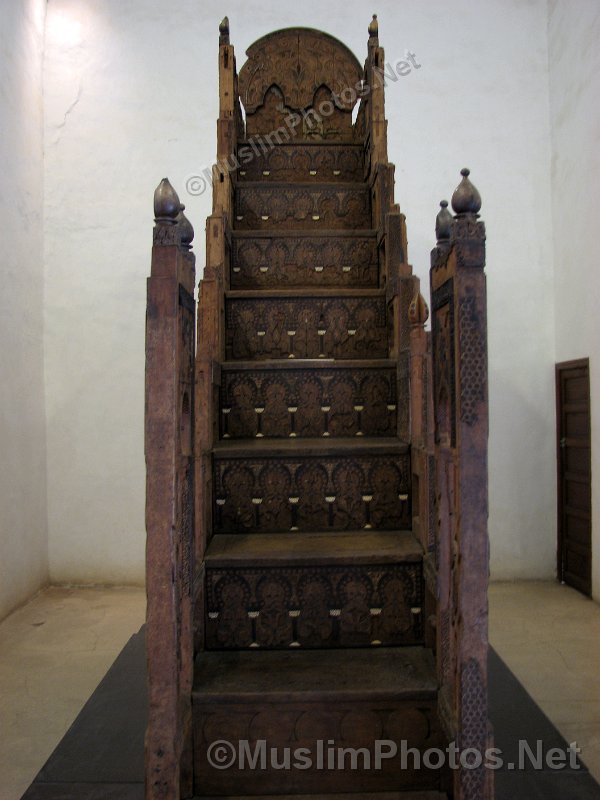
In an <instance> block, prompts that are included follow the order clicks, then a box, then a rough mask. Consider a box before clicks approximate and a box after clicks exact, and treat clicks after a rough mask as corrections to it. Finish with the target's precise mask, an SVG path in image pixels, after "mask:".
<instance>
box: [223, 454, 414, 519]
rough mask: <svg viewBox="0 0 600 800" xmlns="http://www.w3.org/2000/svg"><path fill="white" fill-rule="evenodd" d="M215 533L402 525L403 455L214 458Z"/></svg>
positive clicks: (406, 472)
mask: <svg viewBox="0 0 600 800" xmlns="http://www.w3.org/2000/svg"><path fill="white" fill-rule="evenodd" d="M214 471H215V481H214V482H215V498H216V501H215V502H216V508H215V532H216V533H250V532H252V531H259V532H262V533H268V532H276V531H296V530H299V531H327V530H360V529H361V528H365V529H369V528H373V529H377V530H401V529H408V528H410V525H411V516H410V498H409V490H408V486H409V481H410V464H409V456H408V455H406V454H405V455H398V456H394V457H391V456H370V457H367V456H364V457H360V456H358V457H354V458H345V457H339V458H335V457H332V456H327V457H324V458H319V459H318V460H315V459H314V458H311V457H308V456H307V457H304V458H302V457H298V458H295V459H289V458H286V459H284V458H245V459H244V460H243V461H241V460H240V461H238V460H233V459H226V458H223V457H215V464H214Z"/></svg>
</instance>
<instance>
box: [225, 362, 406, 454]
mask: <svg viewBox="0 0 600 800" xmlns="http://www.w3.org/2000/svg"><path fill="white" fill-rule="evenodd" d="M296 364H297V366H298V367H300V366H301V364H300V362H296ZM296 364H295V365H294V368H291V367H290V368H289V369H286V368H276V367H271V368H268V367H265V368H264V369H256V368H254V369H231V368H224V369H223V372H222V377H221V437H222V438H234V439H245V438H262V437H266V438H274V437H291V438H294V437H298V438H302V437H315V436H322V437H333V438H335V437H339V436H394V435H395V433H396V430H397V390H396V386H397V380H396V369H395V368H394V367H379V368H375V369H374V368H366V367H344V366H343V364H342V366H336V367H333V366H327V365H326V363H325V362H317V366H316V367H315V366H313V365H311V366H310V367H307V368H304V367H303V368H296ZM279 366H280V365H279Z"/></svg>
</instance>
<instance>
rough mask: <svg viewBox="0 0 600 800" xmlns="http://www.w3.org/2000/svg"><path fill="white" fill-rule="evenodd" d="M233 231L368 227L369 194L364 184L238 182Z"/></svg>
mask: <svg viewBox="0 0 600 800" xmlns="http://www.w3.org/2000/svg"><path fill="white" fill-rule="evenodd" d="M234 196H235V199H234V205H235V211H234V218H233V227H234V229H236V230H286V229H292V230H309V231H315V232H316V231H320V230H332V229H336V230H338V229H346V230H356V229H364V228H371V226H372V225H371V222H372V220H371V193H370V189H369V187H368V185H367V184H363V183H331V182H323V183H318V184H315V183H294V184H289V183H275V182H273V183H263V182H261V181H253V182H248V183H240V184H238V185H237V186H236V187H235V189H234Z"/></svg>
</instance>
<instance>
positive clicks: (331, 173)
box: [236, 140, 364, 182]
mask: <svg viewBox="0 0 600 800" xmlns="http://www.w3.org/2000/svg"><path fill="white" fill-rule="evenodd" d="M238 160H239V162H240V167H239V169H238V170H237V173H236V174H237V180H238V181H240V182H246V181H267V182H271V181H314V182H317V181H319V182H321V181H335V182H344V181H354V182H358V181H363V180H364V147H363V145H362V143H361V144H339V143H337V142H331V143H325V142H317V141H315V142H302V143H296V142H295V143H293V144H277V143H274V144H271V146H267V143H266V142H264V140H263V142H262V144H261V141H258V142H255V141H250V142H240V143H239V144H238Z"/></svg>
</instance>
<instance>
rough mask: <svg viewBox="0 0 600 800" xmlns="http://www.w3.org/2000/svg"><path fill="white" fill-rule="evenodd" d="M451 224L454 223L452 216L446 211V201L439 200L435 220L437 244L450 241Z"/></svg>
mask: <svg viewBox="0 0 600 800" xmlns="http://www.w3.org/2000/svg"><path fill="white" fill-rule="evenodd" d="M453 223H454V218H453V216H452V214H451V213H450V212H449V211H448V201H447V200H441V201H440V210H439V211H438V215H437V217H436V218H435V235H436V238H437V240H438V244H441V243H442V242H447V241H449V240H450V237H451V236H452V224H453Z"/></svg>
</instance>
